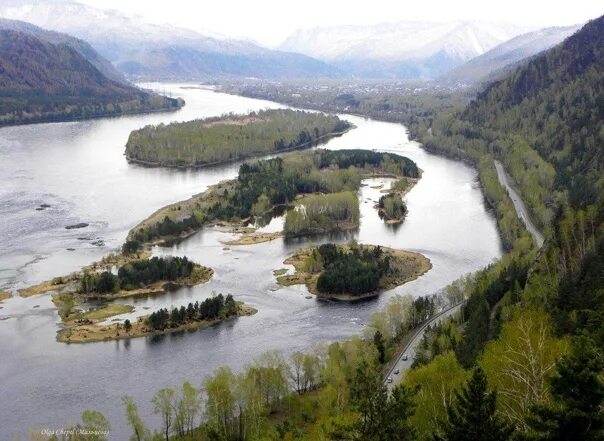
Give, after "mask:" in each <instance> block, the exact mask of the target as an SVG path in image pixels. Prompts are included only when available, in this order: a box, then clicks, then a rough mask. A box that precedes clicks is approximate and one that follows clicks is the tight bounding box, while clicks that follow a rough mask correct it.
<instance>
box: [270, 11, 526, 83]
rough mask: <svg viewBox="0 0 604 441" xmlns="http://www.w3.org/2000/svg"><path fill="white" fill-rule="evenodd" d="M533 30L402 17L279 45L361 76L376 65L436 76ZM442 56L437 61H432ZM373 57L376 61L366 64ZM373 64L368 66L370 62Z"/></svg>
mask: <svg viewBox="0 0 604 441" xmlns="http://www.w3.org/2000/svg"><path fill="white" fill-rule="evenodd" d="M527 30H529V29H528V28H526V27H522V26H516V25H512V24H507V23H495V22H484V21H472V20H464V21H451V22H429V21H403V22H397V23H383V24H377V25H371V26H360V25H353V26H336V27H322V28H313V29H303V30H299V31H297V32H294V33H293V34H292V35H290V36H289V37H288V38H287V39H286V40H285V41H284V42H283V43H282V44H281V45H280V46H279V48H280V49H283V50H288V51H292V52H299V53H302V54H305V55H308V56H311V57H314V58H318V59H321V60H325V61H328V62H331V63H334V64H335V65H336V66H339V67H342V68H344V69H347V70H350V69H352V72H353V73H356V74H358V75H360V76H367V75H371V74H372V71H371V70H368V68H369V67H372V66H373V67H375V73H376V74H378V76H379V69H381V70H382V71H383V73H385V74H386V75H390V76H401V75H402V76H419V77H422V76H426V77H430V76H434V75H436V74H438V73H441V72H443V71H446V70H449V69H451V68H452V67H455V66H457V65H459V64H462V63H464V62H466V61H468V60H469V59H471V58H474V57H476V56H478V55H481V54H483V53H484V52H486V51H488V50H489V49H491V48H493V47H495V46H496V45H498V44H500V43H502V42H503V41H506V40H509V39H510V38H512V37H515V36H516V35H519V34H521V33H524V32H526V31H527ZM435 59H438V60H439V62H438V63H436V64H434V63H433V62H432V61H433V60H435ZM368 61H371V63H367V62H368ZM368 64H369V65H368Z"/></svg>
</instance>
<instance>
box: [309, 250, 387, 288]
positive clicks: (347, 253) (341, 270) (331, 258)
mask: <svg viewBox="0 0 604 441" xmlns="http://www.w3.org/2000/svg"><path fill="white" fill-rule="evenodd" d="M318 252H319V255H320V257H321V262H322V264H323V272H322V273H321V275H320V276H319V279H318V280H317V289H318V290H319V292H320V293H328V294H348V293H349V294H365V293H368V292H374V291H376V290H377V289H378V287H379V283H380V277H382V276H383V275H384V274H386V273H387V272H388V270H389V268H390V257H389V256H387V255H384V253H383V251H382V249H381V248H380V247H379V246H378V247H374V248H372V249H370V248H367V247H351V248H350V249H349V250H343V249H341V248H338V247H336V246H335V245H334V244H325V245H321V246H320V247H319V248H318Z"/></svg>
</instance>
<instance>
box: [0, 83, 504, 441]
mask: <svg viewBox="0 0 604 441" xmlns="http://www.w3.org/2000/svg"><path fill="white" fill-rule="evenodd" d="M160 88H161V89H162V90H168V91H170V92H171V93H172V94H173V95H174V96H182V97H183V98H184V99H185V100H186V102H187V105H186V106H185V107H184V108H183V109H181V110H180V111H178V112H176V113H165V114H153V115H142V116H141V115H139V116H127V117H121V118H110V119H109V118H108V119H99V120H92V121H82V122H71V123H56V124H39V125H30V126H19V127H9V128H3V129H1V130H0V158H1V161H0V183H1V185H0V287H2V288H4V289H8V290H9V291H14V290H16V289H18V288H21V287H24V286H28V285H31V284H33V283H36V282H39V281H42V280H46V279H48V278H51V277H54V276H58V275H62V274H67V273H69V272H71V271H74V270H77V269H79V268H80V267H81V266H83V265H85V264H88V263H90V262H92V261H94V260H96V259H99V258H100V257H101V256H103V255H104V254H107V253H108V252H110V251H111V250H113V249H115V248H117V247H119V246H120V244H121V243H122V242H123V240H124V238H125V237H126V234H127V232H128V230H129V229H130V228H131V227H132V226H134V225H135V224H137V223H138V222H139V221H140V220H142V219H143V218H145V217H146V216H147V215H149V214H150V213H151V212H153V211H154V210H156V209H158V208H160V207H161V206H163V205H166V204H168V203H171V202H175V201H178V200H181V199H185V198H188V197H189V196H191V195H192V194H195V193H199V192H201V191H203V190H204V189H206V188H207V187H208V185H211V184H214V183H216V182H218V181H220V180H222V179H227V178H233V177H235V176H236V173H237V169H238V166H239V165H238V164H233V165H228V166H223V167H214V168H209V169H203V170H198V171H178V170H163V169H158V168H145V167H141V166H137V165H132V164H129V163H128V162H127V161H126V160H125V158H124V156H123V153H124V146H125V143H126V141H127V139H128V135H129V133H130V131H131V130H133V129H137V128H139V127H142V126H144V125H146V124H156V123H160V122H165V123H168V122H170V121H182V120H190V119H193V118H197V117H206V116H215V115H220V114H223V113H226V112H237V113H241V112H247V111H249V110H258V109H263V108H268V107H282V106H280V105H278V104H275V103H271V102H267V101H260V100H253V99H248V98H242V97H237V96H231V95H225V94H220V93H216V92H213V91H211V90H205V89H200V88H191V87H183V86H179V85H161V86H160ZM343 117H344V118H346V119H347V120H349V121H351V122H353V123H354V124H355V125H356V126H357V128H356V129H354V130H352V131H350V132H349V133H347V134H346V135H344V136H342V137H340V138H336V139H333V140H331V141H329V142H328V143H327V144H326V145H325V146H326V147H327V148H331V149H340V148H365V149H377V150H380V151H390V152H396V153H399V154H402V155H405V156H408V157H409V158H411V159H413V160H414V161H416V162H417V164H418V165H419V167H420V168H421V169H422V170H423V172H424V173H423V177H422V179H421V181H420V182H419V183H418V184H417V186H416V187H415V188H414V189H413V190H412V191H411V192H410V193H409V194H408V195H407V196H406V198H405V199H406V202H407V206H408V208H409V214H408V216H407V218H406V220H405V222H404V223H403V224H402V225H400V226H398V227H391V226H387V225H385V224H384V223H383V222H382V221H381V220H380V219H379V217H378V215H377V213H376V211H375V209H374V208H373V201H375V200H376V199H377V198H378V197H379V195H380V193H379V189H375V188H371V187H372V186H376V185H380V184H381V183H385V184H386V185H388V183H387V182H386V181H385V180H383V181H382V180H372V181H370V182H367V183H368V184H369V185H368V186H365V187H363V189H362V191H361V194H360V197H361V200H362V204H361V215H362V218H361V227H360V229H359V231H357V232H354V233H351V234H349V235H348V237H340V238H332V240H338V241H345V240H349V239H350V238H352V237H354V238H356V239H357V240H358V241H359V242H361V243H373V244H381V245H386V246H390V247H394V248H406V249H409V250H413V251H418V252H421V253H423V254H424V255H426V256H427V257H428V258H430V260H431V261H432V265H433V268H432V269H431V270H430V271H429V272H428V273H426V274H425V275H424V276H422V277H420V278H419V279H417V280H415V281H413V282H411V283H408V284H406V285H404V286H403V287H401V288H398V289H394V290H392V291H390V292H387V293H384V294H383V295H381V296H380V297H379V298H378V299H375V300H372V301H368V302H363V303H360V304H352V305H349V304H336V303H324V302H319V301H317V300H315V299H314V298H312V299H307V298H306V294H307V293H306V290H305V288H304V287H301V286H296V287H290V288H281V289H278V286H277V285H276V284H275V279H274V276H273V274H272V271H273V270H274V269H277V268H280V267H282V266H283V265H282V262H283V260H284V259H285V258H286V257H287V256H288V255H290V254H291V252H292V251H293V250H294V249H296V248H297V247H299V246H303V245H305V244H308V243H311V242H318V241H325V240H327V238H314V239H312V240H311V239H305V240H297V241H293V242H286V241H284V240H281V239H280V240H275V241H272V242H267V243H263V244H258V245H252V246H244V247H231V249H225V247H224V245H223V244H222V242H221V241H225V240H228V239H229V238H231V236H230V235H229V234H227V233H224V232H220V231H218V230H215V229H206V230H204V231H202V232H200V233H198V234H196V235H194V236H193V237H191V238H189V239H187V240H186V241H184V242H183V243H181V244H179V245H177V246H175V247H173V248H168V249H166V248H164V249H157V250H156V253H157V254H174V255H187V256H189V257H190V258H192V259H194V260H196V261H199V262H200V263H202V264H205V265H208V266H211V267H212V268H214V270H215V276H214V277H213V279H212V280H211V281H210V282H209V283H207V284H205V285H201V286H197V287H194V288H186V289H180V290H176V291H174V292H171V293H169V294H166V295H164V296H160V297H154V298H148V299H139V300H137V301H136V303H135V306H136V310H135V312H134V315H137V314H146V313H148V312H149V311H150V310H152V309H156V308H159V307H164V306H165V307H169V306H170V305H178V306H180V305H181V304H186V303H188V302H189V301H195V300H201V299H204V298H206V297H208V296H210V295H211V294H212V292H213V291H215V292H222V293H225V294H226V293H232V294H233V295H234V296H235V297H236V298H237V299H238V300H243V301H245V302H246V303H249V304H251V305H252V306H254V307H256V308H257V309H258V313H257V314H256V315H254V316H252V317H243V318H240V319H237V320H234V321H231V322H228V323H225V324H222V325H219V326H215V327H212V328H209V329H205V330H200V331H196V332H187V333H179V334H173V335H170V336H167V337H164V338H155V339H154V338H139V339H133V340H130V341H125V340H124V341H112V342H105V343H91V344H86V345H75V344H73V345H66V344H62V343H57V342H56V341H55V334H56V331H57V329H58V328H57V322H58V316H57V313H56V310H55V308H54V307H53V305H52V303H51V302H50V298H49V296H39V297H32V298H28V299H22V298H19V297H16V298H12V299H10V300H8V301H6V302H4V303H3V304H2V306H3V309H0V360H1V362H0V407H1V408H2V409H3V410H2V411H1V412H0V428H1V430H2V432H1V434H0V438H2V439H12V438H13V437H14V436H16V435H21V436H23V435H24V434H25V433H26V432H27V430H28V429H29V428H33V427H37V428H50V429H58V428H61V427H64V425H65V423H67V422H74V421H77V419H78V418H79V416H80V414H81V412H82V411H83V410H84V409H96V410H99V411H101V412H103V413H104V414H105V416H107V417H108V418H109V419H110V421H111V424H112V432H111V435H110V439H112V440H124V439H127V438H128V436H129V431H128V428H127V425H126V421H125V417H124V412H123V407H122V406H121V401H120V397H121V396H122V395H124V394H129V395H131V396H133V397H134V398H135V399H136V400H137V401H138V403H139V407H140V410H141V413H142V415H143V416H144V417H145V419H146V420H147V421H148V422H150V423H151V424H153V423H155V419H154V418H153V417H152V416H151V406H150V404H149V401H150V398H151V396H152V394H153V393H154V391H155V390H157V389H159V388H161V387H166V386H172V387H178V386H179V385H180V384H181V383H182V382H183V381H185V380H189V381H191V382H193V383H194V384H196V385H200V384H201V382H202V379H203V377H204V376H205V375H208V374H210V373H211V372H213V371H214V370H215V369H216V368H217V367H219V366H223V365H229V366H231V367H232V368H233V369H235V370H237V369H241V368H243V367H244V366H245V365H246V364H247V363H249V362H250V361H251V360H252V359H253V358H254V357H256V356H258V355H260V354H262V353H263V352H265V351H269V350H281V351H283V352H284V353H285V354H287V353H290V352H292V351H295V350H309V349H311V348H312V346H313V345H314V344H316V343H319V342H325V341H333V340H337V339H343V338H346V337H349V336H352V335H355V334H360V333H362V331H363V326H364V324H365V323H366V322H367V320H368V318H369V316H370V314H371V313H372V312H375V311H376V310H379V309H380V308H382V307H383V306H384V305H386V303H387V301H388V298H389V297H391V296H392V295H394V294H403V293H409V294H411V295H413V296H421V295H425V294H430V293H433V292H436V291H437V290H439V289H441V288H442V287H444V286H445V285H447V284H448V283H449V282H451V281H453V280H455V279H456V278H458V277H459V276H461V275H463V274H466V273H468V272H471V271H475V270H477V269H479V268H481V267H484V266H485V265H487V264H489V263H490V262H492V261H493V260H494V259H496V258H498V257H499V256H500V255H501V252H502V251H501V245H500V240H499V237H498V233H497V230H496V225H495V220H494V218H493V216H492V214H491V213H490V212H489V211H488V210H487V208H486V207H485V204H484V200H483V195H482V193H481V189H480V186H479V185H478V182H477V176H476V172H475V171H474V170H473V169H472V168H470V167H468V166H467V165H465V164H463V163H461V162H455V161H451V160H449V159H445V158H442V157H439V156H435V155H431V154H429V153H426V152H425V151H424V150H422V149H421V147H420V146H419V145H418V144H417V143H414V142H410V141H409V140H408V137H407V135H406V131H405V127H403V126H401V125H398V124H391V123H384V122H378V121H372V120H369V119H364V118H360V117H356V116H349V115H344V116H343ZM40 204H49V205H50V208H47V209H45V210H36V208H37V207H39V206H40ZM77 222H86V223H89V224H90V226H89V227H87V228H84V229H80V230H67V229H65V228H64V227H65V226H66V225H69V224H73V223H77ZM278 227H279V219H276V220H274V221H273V222H272V223H271V224H269V226H268V227H267V229H270V228H278ZM99 240H100V241H102V242H100V243H99V242H96V241H99ZM92 242H96V245H94V244H93V243H92Z"/></svg>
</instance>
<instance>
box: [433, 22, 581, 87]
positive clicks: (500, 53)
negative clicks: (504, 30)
mask: <svg viewBox="0 0 604 441" xmlns="http://www.w3.org/2000/svg"><path fill="white" fill-rule="evenodd" d="M580 28H581V26H567V27H553V28H545V29H540V30H538V31H534V32H528V33H526V34H522V35H519V36H517V37H514V38H512V39H511V40H509V41H505V42H503V43H501V44H500V45H498V46H495V47H494V48H493V49H491V50H489V51H488V52H485V53H484V54H482V55H479V56H477V57H476V58H472V59H471V60H470V61H468V62H467V63H465V64H463V65H461V66H459V67H457V68H455V69H453V70H451V71H450V72H446V73H445V74H443V75H442V76H441V77H440V79H441V80H444V81H448V82H454V83H474V82H477V81H481V80H483V81H484V80H485V79H486V78H488V76H489V75H490V74H499V75H501V74H502V73H504V72H506V73H509V72H511V71H512V70H513V69H514V68H516V67H518V65H519V62H521V61H522V60H525V59H526V58H529V57H532V56H534V55H537V54H538V53H540V52H543V51H545V50H547V49H550V48H552V47H554V46H556V45H557V44H559V43H561V42H562V41H563V40H564V39H565V38H567V37H569V36H571V35H572V34H573V33H575V32H576V31H577V30H579V29H580Z"/></svg>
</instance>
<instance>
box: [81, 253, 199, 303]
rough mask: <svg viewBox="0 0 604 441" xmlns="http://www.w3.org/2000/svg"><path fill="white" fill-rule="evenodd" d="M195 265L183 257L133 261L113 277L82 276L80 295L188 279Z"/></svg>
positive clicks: (109, 272)
mask: <svg viewBox="0 0 604 441" xmlns="http://www.w3.org/2000/svg"><path fill="white" fill-rule="evenodd" d="M194 268H195V264H194V263H193V262H191V261H190V260H189V259H187V258H186V257H152V258H151V259H144V260H134V261H132V262H128V263H127V264H125V265H123V266H121V267H120V268H119V269H118V271H117V275H116V274H113V273H112V272H111V271H103V272H100V273H95V272H85V273H84V275H83V276H82V278H81V280H80V288H79V291H80V292H81V293H85V294H90V293H97V294H105V293H111V292H116V291H119V290H120V289H125V290H133V289H137V288H143V287H145V286H148V285H151V284H152V283H155V282H157V281H174V280H177V279H179V278H181V277H189V276H190V275H191V273H192V272H193V270H194Z"/></svg>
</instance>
